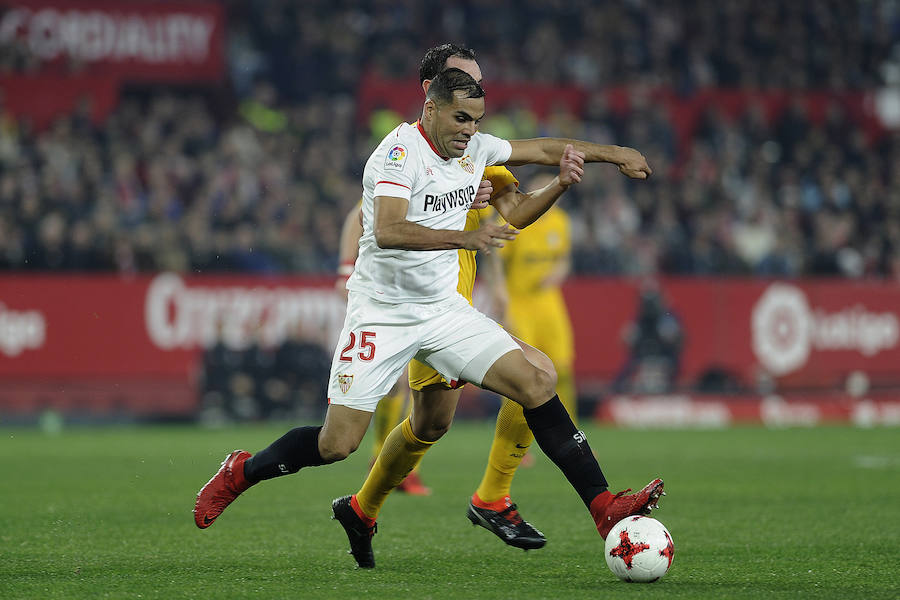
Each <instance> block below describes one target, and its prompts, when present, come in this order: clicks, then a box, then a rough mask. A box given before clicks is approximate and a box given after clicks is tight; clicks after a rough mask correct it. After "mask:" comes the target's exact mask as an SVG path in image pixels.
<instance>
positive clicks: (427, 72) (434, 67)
mask: <svg viewBox="0 0 900 600" xmlns="http://www.w3.org/2000/svg"><path fill="white" fill-rule="evenodd" d="M451 56H456V57H458V58H462V59H463V60H475V51H474V50H470V49H469V48H463V47H462V46H457V45H456V44H441V45H440V46H435V47H434V48H429V49H428V50H427V51H426V52H425V56H423V57H422V64H420V65H419V83H422V82H423V81H425V80H426V79H434V78H435V77H437V75H438V73H440V72H441V71H443V70H444V66H445V65H446V64H447V59H448V58H450V57H451Z"/></svg>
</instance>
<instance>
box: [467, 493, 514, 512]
mask: <svg viewBox="0 0 900 600" xmlns="http://www.w3.org/2000/svg"><path fill="white" fill-rule="evenodd" d="M511 502H512V501H511V500H510V498H509V496H508V495H507V496H501V497H500V498H498V499H496V500H490V501H488V500H483V499H482V498H481V497H480V496H479V495H478V492H475V493H474V494H472V504H473V505H474V506H476V507H478V508H486V509H488V510H494V511H497V512H500V511H501V510H504V509H505V508H507V507H508V506H509V505H510V504H511Z"/></svg>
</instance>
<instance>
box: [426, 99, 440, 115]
mask: <svg viewBox="0 0 900 600" xmlns="http://www.w3.org/2000/svg"><path fill="white" fill-rule="evenodd" d="M435 110H437V106H436V105H435V103H434V100H432V99H430V98H429V99H428V100H426V101H425V116H426V117H428V118H429V119H432V118H434V111H435Z"/></svg>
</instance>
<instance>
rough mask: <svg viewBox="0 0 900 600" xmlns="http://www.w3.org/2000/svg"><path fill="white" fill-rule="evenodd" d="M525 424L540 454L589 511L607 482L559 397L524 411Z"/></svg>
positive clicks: (604, 489)
mask: <svg viewBox="0 0 900 600" xmlns="http://www.w3.org/2000/svg"><path fill="white" fill-rule="evenodd" d="M525 420H526V421H527V422H528V426H529V427H530V428H531V432H532V433H533V434H534V439H535V441H537V443H538V445H539V446H540V447H541V450H543V451H544V454H546V455H547V456H548V457H549V458H550V460H552V461H553V462H554V463H555V464H556V466H557V467H559V469H560V470H561V471H562V472H563V475H565V476H566V479H568V480H569V483H571V484H572V487H574V488H575V491H576V492H578V495H579V496H581V500H582V502H584V504H585V506H587V507H588V508H590V506H591V501H592V500H593V499H594V498H595V497H596V496H597V494H600V493H603V492H605V491H606V488H607V483H606V478H605V477H604V476H603V471H601V470H600V465H599V464H597V459H596V458H594V453H593V452H591V447H590V446H589V445H588V442H587V438H585V437H584V432H582V431H578V430H577V429H576V428H575V424H574V423H572V419H571V417H569V413H567V412H566V409H565V407H564V406H563V405H562V402H560V401H559V396H553V398H551V399H550V400H548V401H547V402H545V403H544V404H541V405H540V406H538V407H537V408H533V409H529V410H525Z"/></svg>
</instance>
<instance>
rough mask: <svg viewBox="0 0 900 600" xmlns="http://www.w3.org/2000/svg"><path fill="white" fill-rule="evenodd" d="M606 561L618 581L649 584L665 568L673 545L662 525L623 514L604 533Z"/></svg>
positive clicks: (664, 571)
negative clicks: (607, 533)
mask: <svg viewBox="0 0 900 600" xmlns="http://www.w3.org/2000/svg"><path fill="white" fill-rule="evenodd" d="M605 555H606V564H607V565H608V566H609V570H610V571H612V572H613V573H614V574H615V575H616V577H618V578H619V579H621V580H622V581H636V582H640V583H650V582H651V581H656V580H657V579H659V578H660V577H662V576H663V575H665V574H666V573H667V572H668V571H669V567H671V566H672V558H674V556H675V544H674V543H673V542H672V536H671V535H669V531H668V530H667V529H666V528H665V526H664V525H663V524H662V523H660V522H659V521H657V520H656V519H651V518H650V517H637V516H635V517H626V518H624V519H622V520H621V521H619V522H618V523H616V524H615V526H614V527H613V528H612V530H611V531H610V532H609V535H608V536H606V550H605Z"/></svg>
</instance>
